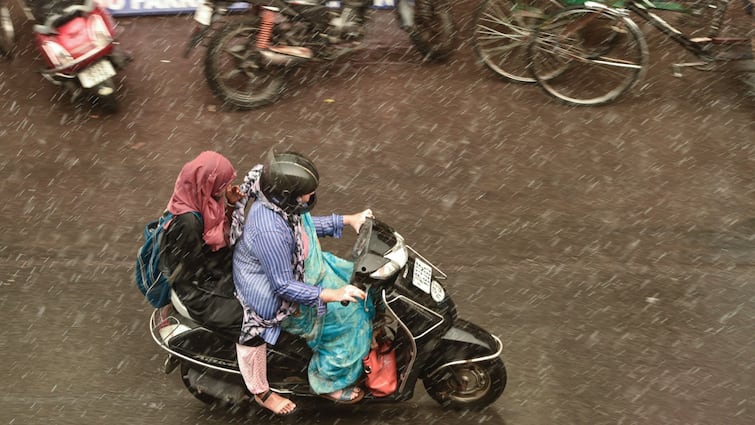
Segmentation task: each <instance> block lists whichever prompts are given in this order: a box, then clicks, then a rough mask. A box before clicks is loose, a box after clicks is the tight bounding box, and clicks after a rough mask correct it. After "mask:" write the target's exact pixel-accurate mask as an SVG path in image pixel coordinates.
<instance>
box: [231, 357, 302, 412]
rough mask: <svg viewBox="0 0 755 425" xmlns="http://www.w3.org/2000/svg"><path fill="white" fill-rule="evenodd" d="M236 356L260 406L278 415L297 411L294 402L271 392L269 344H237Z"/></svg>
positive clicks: (248, 386)
mask: <svg viewBox="0 0 755 425" xmlns="http://www.w3.org/2000/svg"><path fill="white" fill-rule="evenodd" d="M236 356H237V358H238V362H239V371H241V376H242V377H243V378H244V383H245V384H246V387H247V388H248V389H249V392H251V393H252V394H254V398H255V400H256V401H257V403H258V404H259V405H261V406H262V407H264V408H266V409H268V410H270V411H271V412H273V413H275V414H276V415H287V414H289V413H292V412H293V411H294V410H296V404H294V402H292V401H291V400H289V399H287V398H284V397H281V396H280V395H278V394H277V393H274V392H272V391H270V385H269V383H268V381H267V358H266V356H267V344H265V343H264V342H263V343H261V344H259V345H256V346H249V345H241V344H236Z"/></svg>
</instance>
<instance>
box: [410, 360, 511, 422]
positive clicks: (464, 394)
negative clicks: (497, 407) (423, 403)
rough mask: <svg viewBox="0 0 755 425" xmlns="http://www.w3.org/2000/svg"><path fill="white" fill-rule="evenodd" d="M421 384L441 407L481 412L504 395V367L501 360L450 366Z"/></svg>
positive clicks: (425, 379)
mask: <svg viewBox="0 0 755 425" xmlns="http://www.w3.org/2000/svg"><path fill="white" fill-rule="evenodd" d="M423 381H424V384H425V390H427V393H428V394H429V395H430V397H432V398H433V400H435V401H437V402H438V403H440V404H441V405H442V406H443V407H449V408H452V409H456V410H467V409H468V410H480V409H482V408H484V407H485V406H487V405H489V404H490V403H493V402H494V401H496V400H497V399H498V397H500V396H501V394H502V393H503V390H504V388H506V367H505V366H504V364H503V361H501V359H496V360H494V361H491V362H486V363H468V364H461V365H455V366H449V367H448V368H446V369H445V370H443V371H440V372H438V373H437V374H436V375H435V376H433V377H427V378H424V380H423Z"/></svg>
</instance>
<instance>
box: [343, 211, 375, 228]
mask: <svg viewBox="0 0 755 425" xmlns="http://www.w3.org/2000/svg"><path fill="white" fill-rule="evenodd" d="M367 218H375V216H374V215H372V210H371V209H369V208H367V209H366V210H364V211H362V212H359V213H356V214H350V215H345V216H343V224H348V225H349V226H351V227H353V228H354V230H356V232H357V233H359V229H361V228H362V225H363V224H364V222H365V221H366V220H367Z"/></svg>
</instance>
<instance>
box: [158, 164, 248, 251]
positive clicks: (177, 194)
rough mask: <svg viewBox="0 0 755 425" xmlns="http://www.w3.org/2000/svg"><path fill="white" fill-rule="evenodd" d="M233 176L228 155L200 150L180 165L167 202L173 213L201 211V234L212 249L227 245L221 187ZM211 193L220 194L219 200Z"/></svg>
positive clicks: (229, 182) (233, 171) (233, 172)
mask: <svg viewBox="0 0 755 425" xmlns="http://www.w3.org/2000/svg"><path fill="white" fill-rule="evenodd" d="M234 179H236V170H235V169H234V168H233V165H231V161H229V160H228V158H226V157H224V156H223V155H221V154H219V153H217V152H212V151H205V152H202V153H201V154H199V156H197V157H196V158H194V159H193V160H192V161H190V162H187V163H186V165H184V166H183V168H182V169H181V172H180V173H179V174H178V178H177V179H176V186H175V188H174V189H173V196H171V197H170V202H169V203H168V211H170V212H171V213H172V214H173V215H179V214H184V213H187V212H191V211H199V213H200V214H202V220H203V221H204V231H203V233H202V238H203V239H204V241H205V243H206V244H207V245H209V246H210V248H211V249H212V250H213V251H217V250H219V249H220V248H223V247H224V246H226V245H228V238H227V235H228V234H229V231H230V222H228V221H227V220H226V219H225V190H224V189H225V187H226V186H227V185H229V184H231V183H232V182H233V180H234ZM213 195H220V200H217V199H215V198H214V197H213Z"/></svg>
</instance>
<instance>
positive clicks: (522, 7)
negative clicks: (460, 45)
mask: <svg viewBox="0 0 755 425" xmlns="http://www.w3.org/2000/svg"><path fill="white" fill-rule="evenodd" d="M561 7H562V6H561V5H560V3H559V2H557V1H554V0H484V1H483V2H482V3H480V5H479V6H478V7H477V9H476V10H475V13H474V21H473V22H474V23H473V33H472V39H473V42H474V48H475V52H476V53H477V56H478V57H479V58H480V60H481V61H482V63H483V64H484V65H485V66H486V67H487V68H488V69H490V70H491V71H493V72H494V73H496V74H497V75H498V76H500V77H502V78H504V79H507V80H509V81H513V82H516V83H535V79H534V78H533V77H532V75H531V74H530V72H529V71H528V69H527V65H528V63H529V55H528V54H527V47H528V45H529V36H530V34H531V33H532V31H534V28H535V27H536V26H537V25H538V24H540V23H541V22H543V21H544V20H545V19H546V17H547V16H548V14H549V13H552V12H554V11H556V10H558V9H560V8H561Z"/></svg>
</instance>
